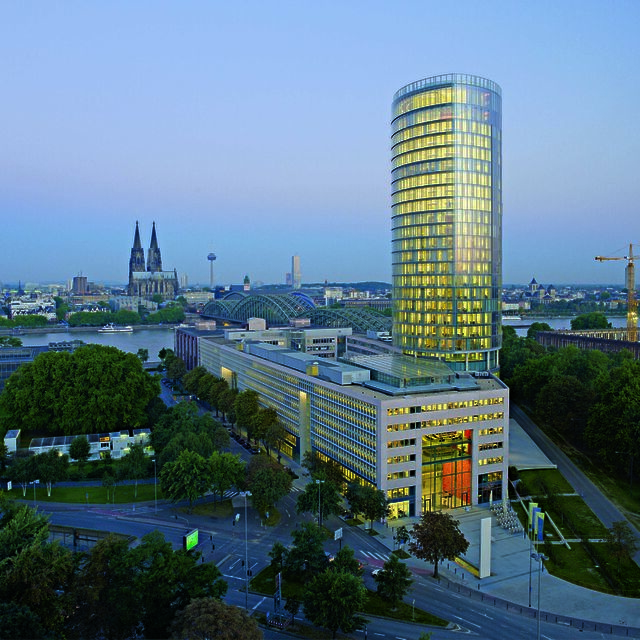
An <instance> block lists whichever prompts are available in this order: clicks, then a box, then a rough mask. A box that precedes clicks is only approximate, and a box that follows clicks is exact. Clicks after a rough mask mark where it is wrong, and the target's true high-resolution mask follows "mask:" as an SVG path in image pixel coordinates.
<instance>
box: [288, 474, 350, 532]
mask: <svg viewBox="0 0 640 640" xmlns="http://www.w3.org/2000/svg"><path fill="white" fill-rule="evenodd" d="M318 502H319V503H320V505H319V506H320V518H319V520H318V522H320V523H322V521H323V520H324V519H325V518H327V517H328V516H329V515H331V514H338V513H340V512H341V511H342V496H341V495H340V493H339V491H338V488H337V487H336V485H335V484H333V482H329V481H328V480H322V481H319V483H318V484H316V483H315V482H310V483H309V484H307V486H306V487H305V488H304V491H302V492H301V493H299V494H298V499H297V500H296V512H297V513H312V514H313V515H317V514H318Z"/></svg>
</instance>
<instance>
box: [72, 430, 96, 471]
mask: <svg viewBox="0 0 640 640" xmlns="http://www.w3.org/2000/svg"><path fill="white" fill-rule="evenodd" d="M90 455H91V445H90V444H89V440H88V438H87V436H76V437H75V438H74V439H73V440H72V441H71V445H70V446H69V456H70V457H71V459H72V460H77V461H78V462H79V463H80V465H83V464H84V463H85V462H86V461H87V460H88V459H89V456H90Z"/></svg>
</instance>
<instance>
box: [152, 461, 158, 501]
mask: <svg viewBox="0 0 640 640" xmlns="http://www.w3.org/2000/svg"><path fill="white" fill-rule="evenodd" d="M152 462H153V497H154V502H155V508H156V513H158V474H157V467H156V459H155V458H153V460H152Z"/></svg>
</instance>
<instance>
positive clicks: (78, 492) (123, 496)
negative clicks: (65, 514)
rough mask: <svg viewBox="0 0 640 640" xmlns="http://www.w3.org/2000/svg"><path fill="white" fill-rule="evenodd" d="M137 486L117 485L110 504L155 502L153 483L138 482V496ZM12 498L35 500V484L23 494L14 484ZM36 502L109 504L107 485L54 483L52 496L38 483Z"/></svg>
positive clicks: (10, 494) (160, 496) (158, 488)
mask: <svg viewBox="0 0 640 640" xmlns="http://www.w3.org/2000/svg"><path fill="white" fill-rule="evenodd" d="M157 491H158V500H160V499H161V498H162V491H161V490H160V486H158V487H157ZM134 492H135V487H134V485H132V484H122V485H117V486H116V489H115V499H114V500H109V504H124V503H131V502H153V501H154V499H155V492H154V486H153V485H152V484H138V497H137V498H135V497H134ZM7 493H8V495H9V496H10V497H12V498H17V499H20V500H33V486H31V487H27V493H26V495H25V496H23V495H22V488H21V487H16V486H14V487H13V489H12V490H11V491H8V492H7ZM36 502H45V503H46V502H65V503H69V504H85V503H88V504H107V490H106V488H105V487H96V486H90V487H86V486H85V487H83V486H77V487H57V486H56V485H53V487H52V490H51V497H48V496H47V489H46V487H44V486H43V485H42V484H40V485H36Z"/></svg>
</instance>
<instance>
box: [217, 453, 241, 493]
mask: <svg viewBox="0 0 640 640" xmlns="http://www.w3.org/2000/svg"><path fill="white" fill-rule="evenodd" d="M244 476H245V463H244V462H243V461H242V459H241V458H240V456H239V455H237V454H236V455H234V454H232V453H220V452H219V451H214V452H213V453H212V454H211V456H210V457H209V481H210V483H211V484H210V487H211V491H212V492H213V495H214V497H215V496H216V495H219V496H220V500H222V496H223V494H224V492H225V491H228V490H229V489H231V488H232V487H236V488H238V487H240V485H241V484H242V482H243V480H244Z"/></svg>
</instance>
